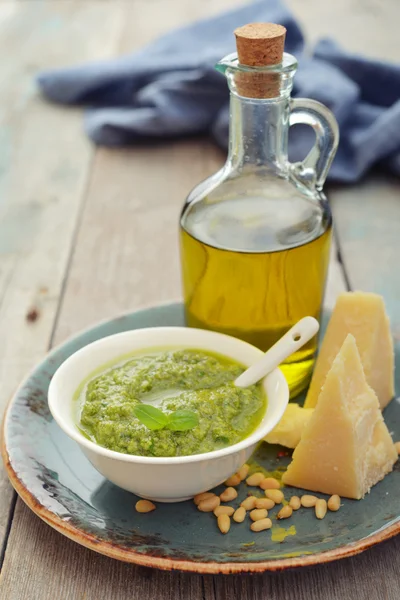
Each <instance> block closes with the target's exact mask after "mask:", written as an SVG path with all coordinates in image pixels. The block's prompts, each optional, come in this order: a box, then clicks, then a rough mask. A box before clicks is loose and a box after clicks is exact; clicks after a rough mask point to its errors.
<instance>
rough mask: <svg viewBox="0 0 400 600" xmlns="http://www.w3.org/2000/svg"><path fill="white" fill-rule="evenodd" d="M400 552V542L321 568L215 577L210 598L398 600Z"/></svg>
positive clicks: (246, 599) (252, 599) (254, 599)
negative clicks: (246, 575)
mask: <svg viewBox="0 0 400 600" xmlns="http://www.w3.org/2000/svg"><path fill="white" fill-rule="evenodd" d="M399 551H400V538H397V539H396V540H393V541H391V542H386V543H384V544H381V545H380V546H379V547H377V548H374V549H372V550H369V551H368V552H365V553H364V554H360V555H359V556H355V557H353V558H347V559H345V560H340V561H337V562H335V563H331V564H329V565H323V566H321V567H314V568H307V569H295V570H290V571H283V572H282V573H272V574H268V575H256V576H253V577H237V576H231V577H214V578H213V583H214V589H212V590H210V594H209V595H208V596H206V598H210V600H211V599H213V600H214V598H215V599H218V600H225V599H228V598H232V599H233V598H235V599H238V600H239V599H240V600H260V599H263V600H264V599H267V598H271V600H294V599H296V600H303V599H304V600H306V599H307V600H314V599H315V600H321V599H323V600H367V599H368V600H383V599H385V600H398V598H399V565H400V561H399ZM377 582H379V584H378V585H377Z"/></svg>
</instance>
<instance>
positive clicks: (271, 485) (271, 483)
mask: <svg viewBox="0 0 400 600" xmlns="http://www.w3.org/2000/svg"><path fill="white" fill-rule="evenodd" d="M280 487H281V484H280V483H279V481H278V480H277V479H275V478H274V477H266V478H265V479H263V480H262V481H261V482H260V488H261V489H262V490H279V488H280Z"/></svg>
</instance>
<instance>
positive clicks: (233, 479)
mask: <svg viewBox="0 0 400 600" xmlns="http://www.w3.org/2000/svg"><path fill="white" fill-rule="evenodd" d="M239 483H240V477H239V475H238V474H237V473H235V474H234V475H231V477H228V479H227V480H226V481H224V485H226V486H228V487H230V486H232V485H233V486H236V485H239Z"/></svg>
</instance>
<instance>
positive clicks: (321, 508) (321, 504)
mask: <svg viewBox="0 0 400 600" xmlns="http://www.w3.org/2000/svg"><path fill="white" fill-rule="evenodd" d="M327 510H328V507H327V504H326V500H324V499H323V498H319V499H318V500H317V502H316V504H315V516H316V517H317V519H323V518H324V516H325V515H326V511H327Z"/></svg>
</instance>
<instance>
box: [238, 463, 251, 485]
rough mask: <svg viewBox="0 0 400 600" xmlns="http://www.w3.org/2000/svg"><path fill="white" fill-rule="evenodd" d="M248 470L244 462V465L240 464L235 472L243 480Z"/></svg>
mask: <svg viewBox="0 0 400 600" xmlns="http://www.w3.org/2000/svg"><path fill="white" fill-rule="evenodd" d="M249 471H250V467H249V465H248V464H246V463H244V465H242V466H241V467H240V469H239V471H238V472H237V474H238V475H239V477H240V481H244V480H245V479H246V477H247V475H248V473H249Z"/></svg>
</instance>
